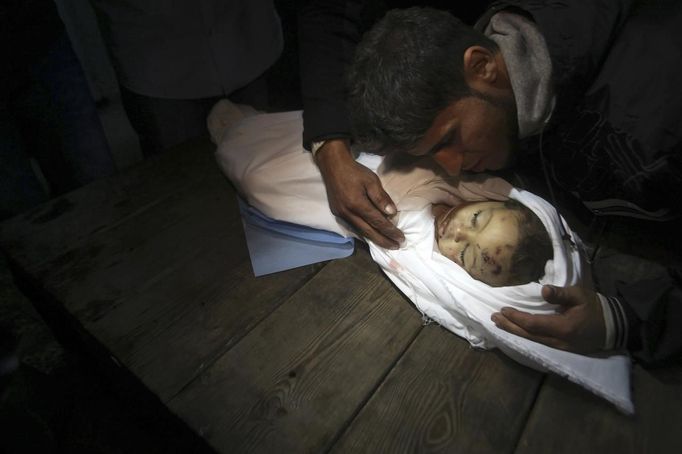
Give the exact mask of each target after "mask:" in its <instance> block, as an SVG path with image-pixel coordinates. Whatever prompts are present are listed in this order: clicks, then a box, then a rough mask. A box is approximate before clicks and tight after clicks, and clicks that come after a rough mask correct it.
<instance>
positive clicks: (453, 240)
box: [435, 202, 519, 287]
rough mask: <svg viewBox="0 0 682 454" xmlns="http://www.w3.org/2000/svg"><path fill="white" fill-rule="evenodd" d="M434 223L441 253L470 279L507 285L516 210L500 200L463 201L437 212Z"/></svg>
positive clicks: (516, 233) (515, 243)
mask: <svg viewBox="0 0 682 454" xmlns="http://www.w3.org/2000/svg"><path fill="white" fill-rule="evenodd" d="M435 223H436V242H437V243H438V249H439V250H440V252H441V254H443V255H444V256H445V257H447V258H449V259H450V260H452V261H453V262H455V263H457V264H458V265H460V266H461V267H462V268H464V269H465V270H466V271H467V272H468V273H469V274H470V275H471V277H473V278H474V279H478V280H479V281H482V282H485V283H487V284H489V285H492V286H494V287H499V286H503V285H508V282H510V279H511V269H510V263H511V257H512V255H513V254H514V252H515V251H516V248H517V246H518V241H519V218H518V213H517V212H515V211H514V210H511V209H509V208H505V206H504V203H503V202H475V203H466V204H462V205H459V206H458V207H455V208H452V209H450V210H449V211H446V212H444V213H441V214H437V215H436V219H435Z"/></svg>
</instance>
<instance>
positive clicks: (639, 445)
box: [516, 366, 682, 454]
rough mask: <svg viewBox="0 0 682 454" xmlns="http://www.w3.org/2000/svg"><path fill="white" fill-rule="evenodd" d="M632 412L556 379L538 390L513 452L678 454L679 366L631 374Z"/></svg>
mask: <svg viewBox="0 0 682 454" xmlns="http://www.w3.org/2000/svg"><path fill="white" fill-rule="evenodd" d="M633 384H634V399H635V407H636V414H635V416H633V417H628V416H625V415H623V414H622V413H620V412H618V411H617V410H616V409H615V408H614V407H612V406H611V405H610V404H609V403H607V402H606V401H604V400H602V399H599V398H597V397H595V396H593V395H592V394H590V393H588V392H587V391H585V390H584V389H582V388H579V387H578V386H576V385H574V384H572V383H570V382H568V381H566V380H564V379H561V378H559V377H556V376H550V377H549V378H548V380H547V383H546V384H545V386H544V387H543V388H542V391H541V392H540V395H539V396H538V401H537V403H536V405H535V408H534V409H533V412H532V413H531V415H530V417H529V419H528V424H527V426H526V429H525V430H524V433H523V436H522V437H521V439H520V442H519V446H518V449H517V450H516V452H517V453H521V454H531V453H538V454H539V453H547V452H552V453H576V452H586V453H592V452H595V453H618V454H629V453H679V452H682V438H681V437H680V434H682V367H680V366H677V367H674V368H669V369H665V370H658V371H656V370H654V371H647V370H645V369H642V368H641V367H635V369H634V373H633Z"/></svg>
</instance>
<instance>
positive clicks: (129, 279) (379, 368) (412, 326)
mask: <svg viewBox="0 0 682 454" xmlns="http://www.w3.org/2000/svg"><path fill="white" fill-rule="evenodd" d="M212 151H213V150H212V146H211V145H210V144H209V143H206V142H203V141H200V142H195V143H190V144H186V145H184V146H182V147H180V148H178V149H176V150H174V151H172V152H169V153H167V154H165V155H163V156H161V157H159V158H158V159H152V160H147V161H145V162H144V163H142V164H141V165H139V166H138V167H136V168H134V169H132V170H130V171H128V172H126V173H124V174H122V175H119V176H117V177H115V178H112V179H107V180H102V181H98V182H95V183H94V184H91V185H89V186H87V187H85V188H82V189H81V190H78V191H76V192H73V193H71V194H68V195H66V196H64V197H60V198H58V199H56V200H53V201H51V202H49V203H47V204H45V205H43V206H41V207H39V208H37V209H35V210H33V211H31V212H29V213H27V214H25V215H23V216H19V217H17V218H14V219H12V220H10V221H8V222H5V223H4V224H2V226H1V228H0V241H1V245H2V248H3V250H4V252H5V253H6V254H7V256H8V258H9V260H10V262H11V265H12V267H13V271H14V272H15V276H16V277H17V280H18V281H19V283H20V284H21V285H22V286H23V288H26V289H27V290H28V292H29V293H30V294H31V296H32V297H33V298H37V299H40V300H41V301H40V304H43V305H46V306H48V307H49V308H51V312H50V311H48V313H52V314H54V316H55V317H56V318H60V317H61V318H62V320H61V321H60V322H59V323H62V324H63V323H64V321H65V320H66V323H67V324H69V326H70V329H72V330H73V331H74V332H77V333H80V339H82V340H83V342H84V343H87V344H91V346H93V347H94V348H92V349H91V351H93V352H95V354H96V355H97V356H98V357H99V359H105V360H106V361H109V359H111V361H112V362H113V364H116V365H117V367H120V368H122V369H123V370H125V371H127V372H129V373H130V374H132V375H133V376H134V377H135V379H136V380H138V381H139V383H141V384H142V385H143V386H144V388H145V389H146V390H147V392H148V393H149V394H150V395H153V396H155V397H156V398H158V400H159V401H160V402H162V403H163V405H165V406H166V407H167V408H168V409H169V410H170V411H171V412H172V413H174V414H175V415H177V416H178V417H179V418H180V419H181V420H183V421H184V422H185V423H186V424H187V425H188V426H189V427H190V428H191V429H192V430H193V431H194V432H195V433H196V434H198V435H199V436H201V437H204V438H205V440H207V442H208V443H209V444H210V445H211V446H212V447H213V448H214V449H215V450H216V451H218V452H221V453H234V452H266V453H280V452H281V453H289V452H292V453H293V452H329V451H331V452H351V453H356V452H368V453H383V452H385V453H400V452H448V453H450V452H462V453H473V452H493V453H497V452H518V453H556V452H567V453H569V452H570V453H591V452H595V453H601V452H618V453H630V452H644V453H661V452H682V438H681V437H680V430H681V429H682V405H681V403H682V379H681V378H680V377H682V374H681V373H680V370H679V368H669V369H665V370H659V371H655V372H651V371H646V370H644V369H641V368H639V367H636V368H635V372H634V387H635V393H634V394H635V400H636V406H637V415H636V416H635V417H626V416H623V415H622V414H620V413H618V412H617V411H616V410H615V409H614V408H612V407H611V406H610V405H609V404H607V403H606V402H604V401H602V400H600V399H598V398H596V397H593V396H592V395H590V394H588V393H587V392H585V391H583V390H582V389H580V388H578V387H576V386H575V385H572V384H570V383H568V382H567V381H565V380H563V379H561V378H559V377H556V376H545V375H543V374H541V373H538V372H536V371H534V370H531V369H528V368H526V367H523V366H521V365H519V364H517V363H515V362H513V361H511V360H509V359H508V358H506V357H505V356H504V355H502V354H500V353H499V352H496V351H493V352H484V351H476V350H473V349H471V348H470V347H469V345H468V344H467V343H466V342H465V341H463V340H462V339H460V338H458V337H456V336H455V335H453V334H451V333H450V332H448V331H446V330H444V329H442V328H440V327H439V326H437V325H435V324H428V325H424V324H423V322H422V319H421V317H420V314H419V312H418V311H417V310H416V309H415V308H414V307H413V306H412V305H411V303H410V302H409V301H408V300H407V299H406V298H405V297H404V296H403V295H401V294H400V293H399V291H397V290H396V288H395V287H393V286H392V285H391V283H390V282H389V281H388V280H387V279H386V278H385V277H384V276H383V275H382V273H381V271H380V270H379V269H378V267H377V266H376V265H375V264H374V263H373V261H372V260H371V258H370V257H369V254H368V253H367V251H366V250H365V249H363V248H362V247H359V248H357V249H358V250H357V251H356V252H355V254H353V256H351V257H349V258H347V259H343V260H337V261H334V262H330V263H324V264H318V265H313V266H307V267H303V268H299V269H295V270H291V271H287V272H282V273H277V274H274V275H270V276H266V277H260V278H255V277H253V274H252V271H251V266H250V263H249V257H248V251H247V249H246V246H245V241H244V237H243V232H242V227H241V221H240V217H239V213H238V209H237V204H236V199H235V193H234V191H233V189H232V188H231V186H230V184H229V182H228V181H227V180H226V179H225V178H224V177H223V176H222V174H221V173H220V172H219V170H218V168H217V166H216V165H215V163H214V160H213V154H212Z"/></svg>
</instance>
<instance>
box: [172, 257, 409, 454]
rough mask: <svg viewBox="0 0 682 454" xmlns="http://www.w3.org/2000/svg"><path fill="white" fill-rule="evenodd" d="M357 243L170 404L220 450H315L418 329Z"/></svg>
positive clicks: (321, 447) (341, 423)
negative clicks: (352, 252)
mask: <svg viewBox="0 0 682 454" xmlns="http://www.w3.org/2000/svg"><path fill="white" fill-rule="evenodd" d="M420 322H421V319H420V317H419V316H418V314H417V313H416V311H415V310H414V309H413V307H412V306H411V305H410V304H409V303H408V302H407V301H406V300H405V299H404V298H403V297H401V296H400V295H399V294H398V293H397V292H396V290H395V289H394V288H393V287H391V286H390V285H389V283H388V282H387V281H386V279H385V278H384V277H383V276H382V275H381V274H380V273H379V271H378V270H377V267H376V265H375V264H374V263H373V262H372V261H371V259H370V258H369V256H368V254H367V252H366V251H364V250H359V251H357V252H356V254H355V255H354V256H352V257H351V258H348V259H344V260H340V261H335V262H333V263H330V264H329V265H327V266H326V267H325V268H324V269H323V270H322V271H321V272H320V273H318V274H317V275H316V276H315V278H313V279H312V280H311V281H310V282H308V284H307V285H305V286H304V287H303V288H301V289H300V290H299V291H298V292H297V293H296V294H294V295H293V296H292V297H291V298H290V299H289V300H288V301H286V302H285V303H284V304H282V305H281V306H280V307H279V308H278V309H277V310H276V311H275V312H273V313H272V314H271V315H270V317H268V318H267V319H266V320H264V321H263V322H262V323H261V324H260V325H258V326H257V327H256V328H255V329H253V330H252V331H251V332H250V333H249V334H248V335H247V336H245V337H244V338H243V339H242V340H241V341H240V342H239V343H238V344H236V345H235V346H234V347H233V348H232V349H231V350H229V351H228V352H227V353H225V355H224V356H223V357H221V358H220V359H219V360H218V361H216V362H215V363H214V364H213V365H212V366H211V367H210V368H208V369H207V370H206V371H205V372H204V373H203V374H202V375H201V376H200V377H199V378H198V379H197V380H196V382H195V383H193V384H192V385H191V386H189V387H188V388H187V389H185V390H183V391H182V392H181V393H180V394H179V395H178V396H177V397H176V398H174V399H173V400H172V401H171V402H170V404H169V406H170V408H171V409H172V410H173V411H174V412H175V413H176V414H177V415H178V416H180V417H181V418H182V419H184V420H185V421H186V422H187V423H188V424H189V425H190V426H191V427H193V428H194V429H195V431H197V432H199V433H200V434H202V435H203V436H204V437H205V438H206V439H207V440H208V442H209V443H210V444H211V445H212V446H213V447H214V448H216V450H217V451H219V452H321V451H324V450H325V449H327V448H328V447H329V446H330V444H331V443H332V441H333V440H334V439H335V438H336V436H337V435H338V433H340V431H341V430H342V428H343V427H344V425H345V424H346V423H347V422H348V421H349V420H350V419H351V418H352V416H353V415H354V414H355V412H356V411H357V410H358V409H359V408H360V406H361V405H362V404H363V403H364V402H365V401H366V399H367V398H368V397H369V396H370V395H371V393H372V392H373V390H374V388H375V387H376V386H377V385H378V383H379V382H380V381H381V379H382V377H383V376H384V375H385V374H386V373H387V371H388V370H389V369H390V367H391V366H392V365H393V364H394V362H395V361H396V359H397V358H398V357H399V356H400V355H401V353H402V352H403V351H404V350H405V348H406V347H407V345H409V343H410V342H411V341H412V339H413V338H414V336H415V335H416V333H417V332H418V331H419V330H420V329H421V323H420Z"/></svg>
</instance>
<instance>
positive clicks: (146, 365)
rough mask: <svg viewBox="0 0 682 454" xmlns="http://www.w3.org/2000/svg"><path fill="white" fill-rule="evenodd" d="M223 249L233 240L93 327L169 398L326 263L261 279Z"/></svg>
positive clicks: (121, 358)
mask: <svg viewBox="0 0 682 454" xmlns="http://www.w3.org/2000/svg"><path fill="white" fill-rule="evenodd" d="M224 249H229V247H227V246H223V247H221V246H217V247H216V248H215V250H214V251H210V252H211V253H210V254H205V255H202V256H199V257H197V259H196V260H192V261H190V262H188V263H187V264H186V265H185V266H183V267H181V268H178V269H177V270H176V271H175V272H174V273H172V274H170V275H169V276H167V278H165V279H163V280H160V281H159V282H158V283H157V284H156V285H154V286H152V287H150V288H148V289H146V290H145V291H143V292H141V293H140V294H138V295H135V297H133V298H130V299H129V300H127V301H125V304H122V305H121V306H120V307H119V308H117V309H116V310H113V311H111V312H110V313H108V314H106V316H104V317H103V318H101V319H99V320H97V321H96V322H95V323H92V324H89V325H88V326H87V329H88V330H89V331H90V332H91V333H93V334H94V335H95V336H96V337H97V339H99V340H100V341H101V342H102V343H104V344H105V345H107V347H108V348H109V350H110V351H111V352H112V354H113V355H114V356H115V357H116V358H117V359H118V361H119V362H120V363H121V364H123V365H124V366H126V367H127V368H128V369H129V370H130V371H131V372H133V373H134V374H135V375H136V376H137V377H138V378H139V379H140V380H141V381H142V382H143V383H144V384H145V386H146V387H147V388H148V389H149V390H151V391H152V392H153V393H154V394H156V395H157V396H158V397H159V398H160V399H161V400H162V401H164V402H166V401H168V400H169V399H170V398H171V397H172V396H174V395H175V394H176V393H177V392H178V391H180V390H181V389H182V388H183V387H184V386H185V385H186V384H187V383H189V382H190V381H192V380H193V379H194V378H195V377H196V376H197V375H198V374H200V373H201V371H203V370H204V369H205V368H206V367H209V366H210V365H211V364H212V363H213V362H214V361H215V360H216V359H217V358H219V357H220V356H221V355H222V354H223V353H224V352H225V351H227V350H228V349H229V348H231V347H232V346H233V345H234V344H235V343H236V342H238V341H239V340H240V339H241V338H242V337H243V336H244V335H245V334H246V333H248V332H249V331H250V330H251V329H252V328H253V327H254V326H256V325H257V324H258V323H259V322H260V321H261V320H263V319H264V318H265V317H267V316H268V315H269V314H270V313H271V312H272V311H273V310H275V309H276V308H277V307H278V306H279V305H280V304H281V303H282V302H283V301H285V300H286V299H287V298H288V297H289V296H290V295H291V294H293V293H294V292H295V291H296V290H297V289H298V288H300V287H301V286H302V285H303V284H304V283H305V282H306V281H308V280H309V279H310V277H311V276H312V275H314V274H315V272H316V271H317V270H318V269H320V268H321V267H322V266H323V264H316V265H311V266H306V267H301V268H297V269H295V270H291V271H288V272H285V273H276V274H272V275H268V276H264V277H260V278H254V277H253V273H252V271H251V263H250V262H249V260H248V259H245V260H244V261H243V262H242V263H240V264H239V265H237V266H231V265H230V264H229V263H227V262H226V261H225V260H224V257H225V255H224V253H225V252H226V251H225V250H224ZM227 253H229V251H228V252H227ZM200 262H204V264H206V263H213V264H215V267H213V268H209V267H206V266H205V265H202V264H201V263H200ZM199 269H201V270H205V272H198V270H199Z"/></svg>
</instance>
